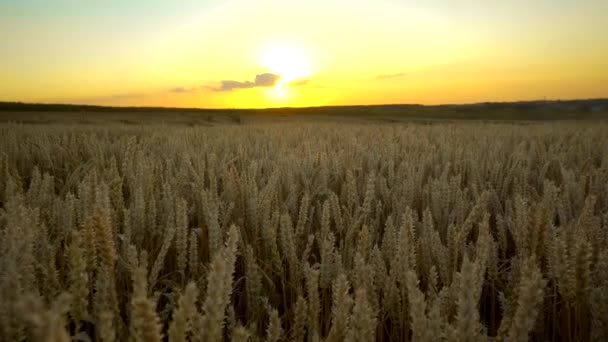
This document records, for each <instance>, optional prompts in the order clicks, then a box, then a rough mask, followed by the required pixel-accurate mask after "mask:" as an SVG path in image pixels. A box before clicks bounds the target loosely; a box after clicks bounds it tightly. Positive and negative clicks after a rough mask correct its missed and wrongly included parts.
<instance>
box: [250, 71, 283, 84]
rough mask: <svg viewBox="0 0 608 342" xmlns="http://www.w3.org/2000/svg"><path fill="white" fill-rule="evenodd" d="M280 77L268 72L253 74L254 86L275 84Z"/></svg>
mask: <svg viewBox="0 0 608 342" xmlns="http://www.w3.org/2000/svg"><path fill="white" fill-rule="evenodd" d="M279 79H281V76H279V75H275V74H271V73H269V72H267V73H264V74H260V75H255V86H256V87H272V86H274V85H275V84H277V81H278V80H279Z"/></svg>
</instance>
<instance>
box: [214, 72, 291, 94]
mask: <svg viewBox="0 0 608 342" xmlns="http://www.w3.org/2000/svg"><path fill="white" fill-rule="evenodd" d="M279 79H281V76H280V75H275V74H271V73H264V74H259V75H255V79H254V80H253V82H252V81H244V82H241V81H235V80H223V81H221V84H220V86H219V88H215V89H214V90H215V91H232V90H237V89H248V88H256V87H272V86H274V85H275V84H277V81H278V80H279Z"/></svg>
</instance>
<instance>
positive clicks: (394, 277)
mask: <svg viewBox="0 0 608 342" xmlns="http://www.w3.org/2000/svg"><path fill="white" fill-rule="evenodd" d="M0 296H1V300H0V340H2V341H23V340H29V341H49V342H50V341H70V340H72V339H73V340H80V341H91V340H94V341H164V340H168V341H176V342H177V341H222V340H226V341H246V340H249V341H312V342H316V341H343V340H345V341H374V340H377V341H408V340H412V341H441V340H444V341H488V340H496V341H527V340H532V341H558V340H561V341H606V340H608V125H607V124H605V123H573V122H571V123H559V122H556V123H534V124H514V123H479V122H454V123H436V124H416V123H410V124H407V123H405V124H379V123H371V124H363V123H354V124H349V123H346V122H342V123H336V122H291V123H290V122H281V123H280V124H273V123H251V124H246V125H228V124H226V125H218V126H213V127H179V126H171V125H120V124H107V125H102V124H100V125H78V124H71V125H62V124H49V125H27V124H10V123H5V124H1V125H0Z"/></svg>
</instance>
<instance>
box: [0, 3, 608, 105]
mask: <svg viewBox="0 0 608 342" xmlns="http://www.w3.org/2000/svg"><path fill="white" fill-rule="evenodd" d="M607 16H608V1H606V0H579V1H574V0H535V1H524V0H511V1H502V0H501V1H499V0H426V1H409V0H360V1H357V0H348V1H344V0H333V1H332V0H305V1H299V0H283V1H279V0H255V1H253V0H198V1H193V0H181V1H160V0H146V1H128V0H122V1H114V0H104V1H82V0H74V1H68V0H0V101H23V102H42V103H77V104H98V105H116V106H166V107H204V108H263V107H299V106H323V105H359V104H388V103H390V104H394V103H421V104H440V103H471V102H484V101H516V100H534V99H545V98H546V99H577V98H596V97H608V19H607Z"/></svg>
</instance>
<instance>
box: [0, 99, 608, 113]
mask: <svg viewBox="0 0 608 342" xmlns="http://www.w3.org/2000/svg"><path fill="white" fill-rule="evenodd" d="M586 101H608V97H592V98H574V99H572V98H571V99H546V98H544V99H536V100H513V101H480V102H462V103H442V104H421V103H384V104H348V105H320V106H300V107H290V106H283V107H262V108H256V107H242V108H239V107H225V108H219V107H166V106H109V105H97V104H83V103H76V102H74V103H61V102H24V101H4V100H2V101H0V111H3V110H5V108H4V106H5V105H16V106H40V107H47V106H48V107H53V106H62V107H85V108H91V109H94V108H97V109H102V108H107V109H138V110H142V109H157V110H158V109H162V110H200V111H206V110H209V111H221V110H229V111H234V110H248V111H258V110H277V109H307V108H310V109H314V108H349V107H398V106H404V107H405V106H421V107H445V106H475V105H491V104H532V103H555V102H586ZM10 109H15V108H10ZM10 109H9V110H10Z"/></svg>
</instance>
